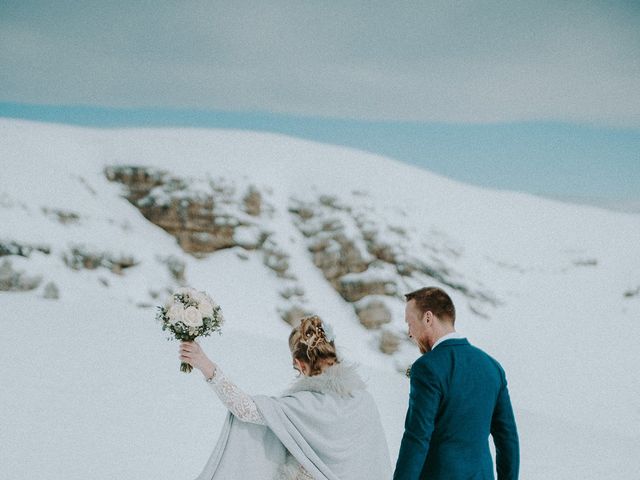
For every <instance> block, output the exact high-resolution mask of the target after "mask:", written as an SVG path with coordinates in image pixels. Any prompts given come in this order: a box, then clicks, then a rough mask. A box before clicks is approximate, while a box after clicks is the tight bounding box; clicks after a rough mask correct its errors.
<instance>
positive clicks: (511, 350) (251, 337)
mask: <svg viewBox="0 0 640 480" xmlns="http://www.w3.org/2000/svg"><path fill="white" fill-rule="evenodd" d="M0 139H1V140H0V162H1V164H0V166H1V167H2V170H1V171H2V173H1V177H0V222H1V224H2V225H3V227H2V230H1V231H0V241H2V242H11V241H15V242H18V243H20V244H29V245H45V246H48V247H49V248H50V249H51V253H50V254H49V255H46V254H44V253H41V252H37V251H34V252H33V253H31V255H30V256H29V258H23V257H17V256H8V257H4V258H8V259H9V260H10V261H11V263H12V265H13V267H14V269H17V270H24V271H25V273H26V274H27V275H28V276H30V277H32V276H38V275H40V276H42V277H43V281H42V284H41V285H40V286H39V287H38V288H37V289H36V290H33V291H30V292H0V302H1V304H2V310H3V315H2V319H1V320H0V322H1V323H0V325H1V327H2V335H1V336H0V342H1V343H0V361H1V363H2V366H3V368H2V370H0V385H2V390H1V391H0V402H1V405H2V408H1V409H0V425H1V428H0V465H2V478H3V479H7V480H17V479H21V480H22V479H25V478H38V477H43V478H50V479H64V480H73V479H80V478H85V477H86V476H87V473H88V472H90V475H91V477H92V478H94V479H96V480H100V479H113V478H118V479H121V480H128V479H131V480H134V479H135V480H138V479H145V478H154V479H158V480H161V479H167V480H169V479H172V480H175V479H182V478H184V479H189V478H193V477H195V476H196V475H197V473H199V469H200V468H201V467H202V465H203V464H204V463H205V461H206V458H207V457H208V455H209V453H210V451H211V449H212V448H213V445H214V444H215V440H216V438H217V434H218V431H219V427H220V425H221V422H222V420H223V418H224V413H225V412H224V408H223V407H222V405H220V404H219V402H218V401H217V399H216V398H215V397H214V395H213V394H212V392H211V391H210V390H209V389H208V386H207V385H206V383H204V382H203V381H202V378H201V375H200V374H199V373H197V372H194V373H192V374H190V375H185V374H183V373H181V372H179V360H178V355H177V351H178V345H177V344H176V343H175V342H167V341H166V340H165V335H164V333H163V332H162V331H161V330H160V326H159V325H158V324H157V323H156V322H155V321H154V313H155V312H154V309H153V305H156V304H160V303H161V302H162V301H163V299H164V296H165V295H166V293H168V291H170V290H171V289H172V288H175V287H176V286H177V284H176V281H175V280H174V279H173V278H172V276H171V274H170V272H169V271H168V269H167V267H166V265H165V264H164V263H163V261H162V258H166V257H168V256H170V255H171V256H175V257H176V258H179V259H181V260H183V261H184V262H185V265H186V270H185V271H186V278H187V281H188V283H189V284H190V285H192V286H194V287H196V288H198V289H202V290H206V291H207V292H209V293H210V294H211V295H212V297H213V298H214V299H215V300H216V302H217V303H219V304H220V305H221V306H222V308H223V311H224V315H225V318H226V325H225V327H224V332H223V335H222V336H220V337H218V336H217V335H216V336H213V337H211V338H207V339H203V340H202V344H203V346H204V348H205V350H206V351H207V352H208V353H209V354H210V356H211V357H212V358H213V359H214V360H216V361H218V362H219V363H220V365H221V366H222V368H224V370H225V372H226V373H227V374H228V375H229V376H230V377H231V378H233V379H234V380H236V381H237V383H238V384H239V385H240V386H241V387H243V388H244V389H246V390H247V391H248V392H250V393H266V394H277V393H278V392H280V391H282V390H284V389H285V388H286V386H287V384H288V382H289V381H290V380H291V379H292V378H293V373H294V372H293V370H292V368H291V360H290V357H289V352H288V347H287V341H286V340H287V336H288V333H289V327H288V326H287V325H286V324H285V323H284V322H283V321H282V320H281V319H280V318H279V314H278V311H279V309H280V308H281V307H282V305H283V303H284V300H283V298H282V297H281V296H280V295H279V293H278V292H280V291H281V290H282V289H284V288H288V287H291V280H287V279H282V278H279V277H277V276H276V274H275V273H274V272H273V271H271V270H269V269H268V268H266V267H265V265H264V261H263V258H262V254H261V253H260V252H258V251H244V250H242V249H237V248H236V249H229V250H224V251H220V252H217V253H215V254H213V255H210V256H207V257H206V258H202V259H197V258H194V257H192V256H190V255H187V254H185V253H184V252H182V250H181V249H180V248H179V246H178V245H177V243H176V241H175V239H174V238H173V237H171V236H170V235H168V234H167V233H166V232H165V231H164V230H162V229H160V228H159V227H157V226H155V225H153V224H151V223H149V222H148V221H147V220H146V219H145V218H144V217H143V216H142V215H141V214H140V212H139V211H138V210H137V209H136V208H135V207H134V206H133V205H131V204H130V203H129V202H128V201H127V200H125V199H124V198H123V197H122V196H121V195H122V188H121V186H120V185H118V184H116V183H111V182H109V181H107V179H106V177H105V176H104V168H105V167H107V166H111V165H120V164H127V165H143V166H144V165H146V166H153V167H155V168H158V169H160V170H165V171H167V172H169V173H170V174H171V175H175V176H179V177H181V178H186V179H199V182H196V183H198V184H199V185H200V186H198V187H197V188H198V189H201V190H202V191H203V192H206V188H207V187H206V184H205V181H204V180H203V179H206V178H209V177H210V178H222V179H224V181H225V185H233V186H234V187H235V188H236V189H237V192H238V195H234V198H236V200H237V198H241V196H242V192H244V191H246V189H247V188H248V186H249V185H254V186H255V187H256V188H257V189H258V190H259V191H261V192H262V193H263V194H266V195H263V201H265V202H267V203H268V204H269V207H270V208H273V211H272V212H271V213H270V214H269V215H266V216H264V217H260V219H253V221H255V222H256V224H255V226H252V227H249V228H247V229H246V230H244V231H238V240H241V241H243V242H252V241H254V240H255V238H256V236H257V235H258V233H259V230H260V231H262V230H264V229H268V230H269V231H270V232H271V233H272V236H271V239H270V241H273V242H274V244H275V246H276V247H278V248H279V249H281V250H283V251H285V252H286V253H287V254H288V255H289V257H290V258H289V265H290V267H289V272H290V273H291V274H293V275H294V276H295V277H296V279H297V283H298V284H299V285H300V286H301V287H302V288H303V289H304V302H305V303H304V306H305V308H307V309H309V310H311V311H313V312H315V313H317V314H319V315H320V316H321V317H323V318H326V319H327V320H328V321H329V322H330V323H331V324H332V326H333V327H334V330H335V333H336V339H337V343H338V346H339V348H340V349H341V351H342V354H343V356H344V357H346V358H348V359H351V360H355V361H357V362H359V363H360V364H361V365H362V367H361V369H362V372H363V374H364V375H365V377H367V378H368V382H369V388H370V390H371V392H372V393H373V395H374V397H375V398H376V401H377V402H378V406H379V409H380V413H381V416H382V419H383V424H384V427H385V431H386V433H387V437H388V442H389V446H390V450H391V456H392V459H393V460H395V457H396V455H397V451H398V447H399V443H400V438H401V435H402V429H403V421H404V414H405V409H406V405H407V400H408V381H407V379H406V378H405V377H403V376H402V375H401V374H399V373H398V372H397V369H398V367H399V366H401V365H403V364H404V362H406V361H408V360H410V359H415V358H416V357H417V356H418V351H417V349H416V348H414V347H411V346H409V345H405V344H403V346H402V348H401V351H400V352H399V353H398V354H397V355H395V356H394V357H388V356H386V355H384V354H382V353H380V352H379V351H378V350H377V348H376V346H375V344H373V343H372V338H373V337H371V336H370V335H369V333H370V332H365V331H364V329H363V327H361V326H360V325H359V322H358V320H357V318H356V317H355V313H354V310H353V308H352V306H350V305H349V304H347V303H345V302H344V301H343V300H342V298H341V297H340V296H339V295H338V294H337V293H336V291H335V290H334V289H333V288H332V287H331V286H330V285H329V283H328V282H327V281H326V280H325V278H324V276H323V275H322V272H320V271H319V270H318V269H317V268H316V267H315V266H314V265H313V262H312V259H311V256H310V254H309V252H308V250H307V243H306V242H307V239H305V237H304V236H303V235H302V233H301V232H300V230H299V229H298V228H297V227H296V226H295V224H294V222H293V220H292V217H291V214H289V212H288V208H289V206H291V205H292V202H293V201H294V199H297V200H300V201H304V202H307V201H308V202H317V201H318V198H319V197H320V196H321V195H331V196H335V197H336V199H337V202H338V204H339V205H343V206H344V205H347V206H349V207H350V208H352V211H353V212H355V213H356V214H359V215H362V216H363V222H364V223H365V224H366V225H367V228H369V227H371V228H374V229H375V230H377V231H378V236H379V238H380V239H381V240H386V241H388V242H389V243H390V244H391V246H392V247H393V248H394V249H396V248H397V249H400V250H402V251H404V255H405V256H406V258H413V259H416V260H419V261H421V262H425V263H428V264H430V265H438V266H441V267H444V268H446V269H447V270H448V271H449V272H450V274H451V275H452V278H454V279H455V280H456V281H464V282H465V284H467V285H468V286H469V287H470V288H471V289H473V290H474V291H476V290H479V291H482V292H489V293H490V294H491V295H494V296H495V297H496V298H497V299H498V300H499V304H498V305H496V306H493V305H490V304H486V303H482V302H481V301H479V300H473V301H472V300H470V299H468V298H467V297H466V296H465V295H463V294H462V293H460V292H458V291H452V290H451V289H450V288H448V287H446V286H445V288H447V290H448V291H450V292H451V293H452V297H453V299H454V302H455V303H456V306H457V309H458V321H457V327H458V331H460V332H462V333H464V334H465V335H467V336H468V338H469V339H470V340H471V342H472V343H474V344H475V345H477V346H479V347H481V348H483V349H485V350H486V351H487V352H488V353H489V354H491V355H492V356H493V357H495V358H497V359H498V360H499V361H500V362H501V363H502V365H503V366H504V367H505V370H506V372H507V376H508V379H509V384H510V391H511V396H512V400H513V403H514V406H515V410H516V418H517V421H518V427H519V429H520V435H521V448H522V475H521V478H523V479H525V480H528V479H540V480H542V479H545V480H546V479H550V478H562V479H573V478H575V479H596V478H598V479H599V478H619V479H637V478H640V463H639V462H638V458H640V408H639V406H638V405H639V403H638V398H640V376H639V375H638V374H637V372H636V370H637V367H636V366H637V365H638V364H639V361H640V348H638V339H640V298H639V297H638V296H635V297H629V298H626V297H624V293H625V292H627V291H632V290H634V289H636V288H638V287H640V277H639V276H638V271H640V254H639V252H638V245H640V217H639V216H638V215H633V214H624V213H615V212H609V211H605V210H600V209H597V208H593V207H587V206H575V205H568V204H564V203H559V202H554V201H550V200H544V199H540V198H537V197H534V196H529V195H524V194H520V193H515V192H504V191H491V190H484V189H480V188H477V187H473V186H468V185H464V184H461V183H458V182H454V181H452V180H448V179H445V178H442V177H439V176H437V175H433V174H431V173H429V172H426V171H422V170H419V169H417V168H415V167H411V166H407V165H404V164H401V163H398V162H395V161H393V160H389V159H386V158H383V157H379V156H375V155H372V154H368V153H363V152H358V151H355V150H351V149H348V148H343V147H334V146H329V145H322V144H317V143H313V142H309V141H302V140H298V139H294V138H289V137H285V136H280V135H272V134H261V133H251V132H240V131H228V130H202V129H122V130H117V129H114V130H111V129H87V128H78V127H69V126H60V125H49V124H39V123H33V122H26V121H16V120H6V119H1V120H0ZM206 182H208V180H207V181H206ZM194 185H195V183H194ZM269 192H270V193H269ZM354 192H356V193H354ZM160 193H161V194H162V195H164V193H163V192H160ZM226 207H227V206H226V205H225V208H226ZM43 208H46V209H48V210H49V212H50V211H52V210H61V211H63V212H70V213H74V214H77V215H78V220H77V221H76V222H72V223H66V224H63V223H60V222H59V221H58V220H57V219H56V216H55V215H51V213H47V212H45V211H43ZM229 208H230V211H231V212H232V211H233V208H232V207H231V206H230V207H229ZM236 213H237V212H236ZM234 215H236V214H234ZM344 215H345V214H344V212H343V211H340V214H339V215H338V214H336V215H333V213H332V216H334V217H336V218H340V219H341V220H343V223H344V224H345V227H344V228H345V232H346V234H347V235H348V236H356V235H357V234H358V228H357V226H355V224H354V223H353V222H351V221H350V220H349V218H346V217H345V216H344ZM243 218H244V217H243ZM251 218H253V217H251ZM389 227H393V230H389ZM398 228H399V229H401V231H404V232H406V234H399V233H397V232H398ZM258 229H259V230H258ZM394 232H395V233H394ZM357 244H358V246H359V248H361V249H364V248H365V247H364V246H361V244H359V243H357ZM78 245H83V246H86V248H88V249H90V250H92V251H97V252H108V253H110V254H112V255H115V256H119V255H124V256H128V255H130V256H132V257H133V258H134V259H135V260H136V262H138V263H137V265H136V266H133V267H130V268H127V269H125V270H124V272H123V273H122V274H120V275H118V274H115V273H112V272H111V271H110V270H109V269H108V268H104V267H101V268H98V269H96V270H79V271H74V270H71V269H70V268H69V267H67V266H66V265H65V263H64V261H63V256H64V255H65V254H66V253H68V252H69V251H70V250H71V248H73V247H74V246H78ZM363 253H366V251H363ZM385 268H386V267H385ZM365 275H369V274H365ZM385 275H386V271H385ZM360 277H362V275H361V276H360ZM422 279H423V278H422V277H420V278H419V279H418V280H413V281H408V282H407V284H406V287H407V291H409V290H410V289H412V288H414V287H417V286H422V285H418V283H419V282H420V281H422ZM429 280H430V279H429V278H427V277H424V281H425V282H427V281H429ZM49 281H52V282H53V283H55V284H56V286H57V287H58V288H59V290H60V299H59V300H47V299H44V298H42V293H43V289H44V285H45V284H46V283H47V282H49ZM430 281H431V284H438V283H437V282H435V281H433V279H431V280H430ZM411 282H414V283H415V284H413V283H411ZM154 296H156V297H157V298H154ZM387 305H388V306H389V308H390V309H391V310H392V313H393V315H394V322H393V328H394V329H396V330H397V331H403V330H404V328H405V327H404V325H403V320H402V303H401V302H399V301H396V300H393V299H392V300H391V301H388V302H387ZM475 307H477V308H478V309H481V310H482V312H484V314H486V315H487V317H486V318H485V317H482V316H479V315H477V314H476V313H474V311H473V310H472V308H475Z"/></svg>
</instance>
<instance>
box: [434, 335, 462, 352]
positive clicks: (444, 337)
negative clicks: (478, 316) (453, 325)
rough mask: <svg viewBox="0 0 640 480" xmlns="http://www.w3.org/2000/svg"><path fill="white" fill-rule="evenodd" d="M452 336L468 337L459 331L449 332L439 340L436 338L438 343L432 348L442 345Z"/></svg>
mask: <svg viewBox="0 0 640 480" xmlns="http://www.w3.org/2000/svg"><path fill="white" fill-rule="evenodd" d="M452 338H466V337H465V336H464V335H462V334H461V333H458V332H451V333H447V334H446V335H443V336H441V337H440V338H439V339H438V340H436V343H434V344H433V347H431V350H433V349H434V348H436V347H437V346H438V345H440V344H441V343H442V342H444V341H445V340H451V339H452Z"/></svg>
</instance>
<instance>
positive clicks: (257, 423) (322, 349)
mask: <svg viewBox="0 0 640 480" xmlns="http://www.w3.org/2000/svg"><path fill="white" fill-rule="evenodd" d="M327 337H328V335H327V333H326V332H325V326H324V325H323V323H322V320H320V318H319V317H317V316H311V317H306V318H303V319H302V320H301V321H300V324H299V325H298V326H297V327H295V328H294V329H293V331H292V332H291V334H290V335H289V348H290V350H291V355H292V357H293V365H294V368H295V369H296V370H298V372H299V373H300V376H299V377H298V379H297V380H296V381H295V382H294V383H293V384H292V386H291V387H290V388H289V389H288V390H287V391H286V392H285V393H284V395H282V396H280V397H267V396H263V395H256V396H249V395H247V394H246V393H244V392H242V391H241V390H240V389H239V388H238V387H237V386H236V385H235V384H234V383H233V382H232V381H231V380H230V379H229V378H227V377H226V376H225V375H224V373H223V372H222V370H221V369H220V367H219V366H218V365H217V364H215V363H214V362H212V361H211V360H210V359H209V358H208V357H207V355H206V354H205V353H204V352H203V351H202V349H201V348H200V345H198V344H197V343H196V342H182V343H181V345H180V359H181V360H182V361H183V362H187V363H189V364H191V365H192V366H193V367H194V368H197V369H199V370H200V371H201V372H202V373H203V375H204V377H205V379H206V381H207V382H208V383H209V384H210V385H211V387H212V388H213V390H214V391H215V392H216V394H217V396H218V397H219V399H220V400H221V401H222V403H223V404H224V405H225V406H226V407H227V409H228V410H229V414H228V415H227V418H226V420H225V423H224V426H223V429H222V432H221V434H220V438H219V440H218V443H217V445H216V447H215V449H214V451H213V453H212V454H211V457H210V458H209V461H208V462H207V464H206V465H205V467H204V470H203V471H202V473H201V474H200V476H199V477H198V478H197V480H213V479H216V480H238V479H242V480H271V479H282V480H306V479H309V480H313V479H315V480H359V479H367V480H369V479H371V480H377V479H381V480H382V479H385V480H386V479H389V478H391V465H390V459H389V451H388V448H387V442H386V439H385V434H384V431H383V429H382V424H381V422H380V415H379V413H378V409H377V407H376V404H375V402H374V400H373V398H372V397H371V395H370V394H369V393H368V392H367V390H366V386H365V383H364V382H363V381H362V379H361V378H360V377H359V375H358V374H357V372H356V371H355V368H354V367H353V366H352V365H348V364H346V363H343V362H341V361H340V360H339V359H338V355H337V353H336V348H335V344H334V342H333V339H331V338H330V337H329V338H327Z"/></svg>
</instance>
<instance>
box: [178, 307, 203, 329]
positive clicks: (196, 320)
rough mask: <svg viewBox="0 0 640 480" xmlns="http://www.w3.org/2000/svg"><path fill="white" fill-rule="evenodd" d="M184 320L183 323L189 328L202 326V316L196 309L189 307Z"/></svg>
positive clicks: (183, 316)
mask: <svg viewBox="0 0 640 480" xmlns="http://www.w3.org/2000/svg"><path fill="white" fill-rule="evenodd" d="M182 318H183V320H182V321H183V322H184V324H185V325H187V326H188V327H199V326H200V325H202V314H201V313H200V311H199V310H198V309H197V308H196V307H187V308H186V309H185V311H184V314H183V315H182Z"/></svg>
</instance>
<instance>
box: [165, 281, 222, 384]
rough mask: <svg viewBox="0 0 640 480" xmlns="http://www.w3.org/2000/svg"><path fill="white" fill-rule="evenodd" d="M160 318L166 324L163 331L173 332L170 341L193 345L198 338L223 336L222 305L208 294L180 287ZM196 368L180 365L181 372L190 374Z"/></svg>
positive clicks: (184, 364) (168, 301)
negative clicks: (221, 334) (219, 334)
mask: <svg viewBox="0 0 640 480" xmlns="http://www.w3.org/2000/svg"><path fill="white" fill-rule="evenodd" d="M156 319H158V320H159V321H160V323H162V330H163V331H165V330H168V331H169V332H170V335H169V340H171V339H174V338H175V339H176V340H181V341H186V342H191V341H193V340H195V339H196V338H197V337H208V336H209V335H211V334H212V333H213V332H218V333H222V332H221V330H220V327H221V326H222V323H223V321H224V319H223V317H222V311H221V310H220V306H219V305H217V304H216V303H215V302H214V301H213V300H212V299H211V297H210V296H209V295H207V294H206V293H205V292H199V291H198V290H195V289H193V288H179V289H178V290H176V291H175V292H174V294H173V295H171V297H169V299H168V300H167V302H166V303H165V304H164V306H161V307H158V313H157V314H156ZM191 370H193V367H192V366H191V365H189V364H188V363H185V362H182V363H181V364H180V371H181V372H185V373H189V372H191Z"/></svg>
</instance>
